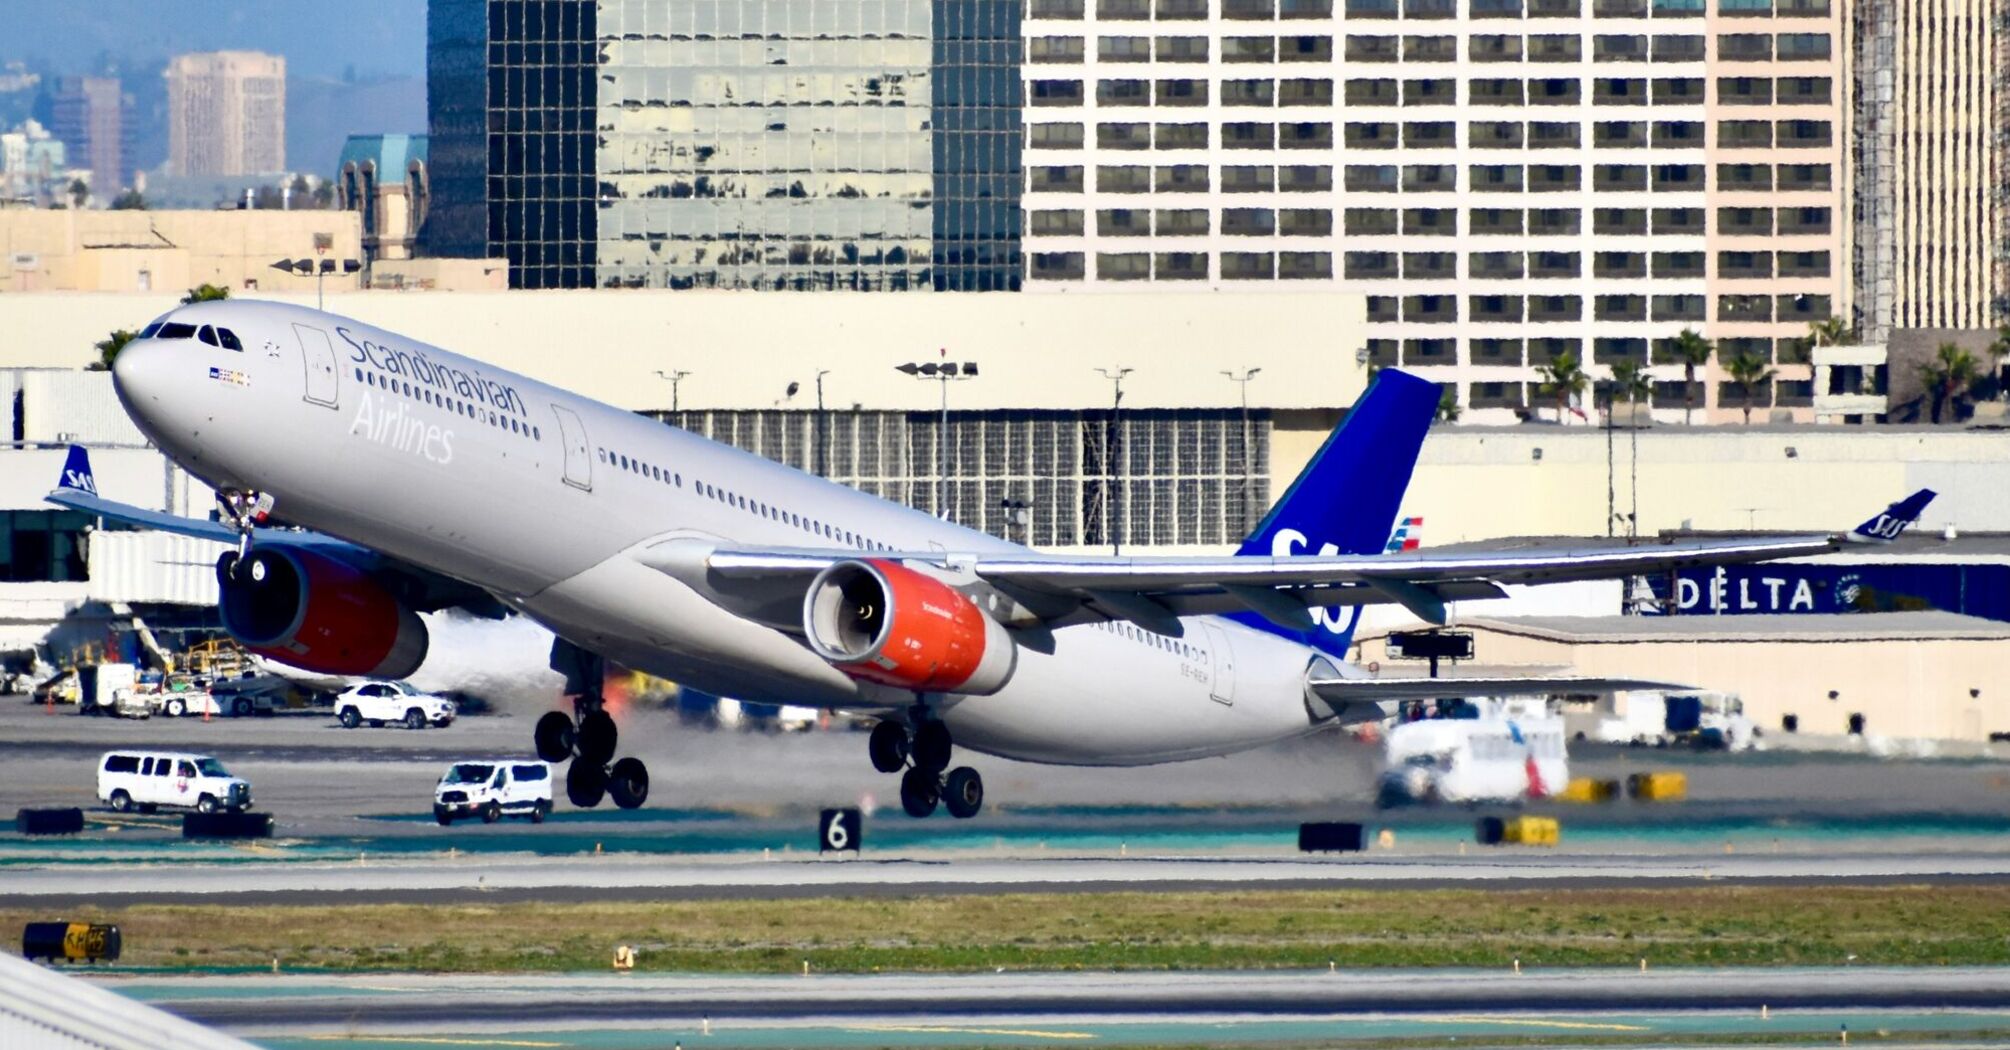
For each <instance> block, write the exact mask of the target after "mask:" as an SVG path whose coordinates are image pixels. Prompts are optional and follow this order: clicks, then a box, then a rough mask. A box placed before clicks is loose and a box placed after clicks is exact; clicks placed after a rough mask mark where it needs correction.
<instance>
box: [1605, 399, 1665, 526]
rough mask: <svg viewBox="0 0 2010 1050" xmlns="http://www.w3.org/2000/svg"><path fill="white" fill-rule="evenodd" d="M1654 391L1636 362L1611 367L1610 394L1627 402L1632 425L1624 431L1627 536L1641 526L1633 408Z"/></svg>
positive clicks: (1609, 407)
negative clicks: (1628, 463) (1629, 503)
mask: <svg viewBox="0 0 2010 1050" xmlns="http://www.w3.org/2000/svg"><path fill="white" fill-rule="evenodd" d="M1653 392H1654V383H1653V381H1652V380H1650V379H1648V378H1647V368H1646V366H1645V365H1642V364H1641V363H1640V362H1638V361H1617V362H1614V363H1613V365H1612V393H1613V394H1614V395H1617V396H1620V397H1624V398H1625V399H1626V407H1627V413H1626V414H1627V416H1628V417H1629V418H1630V419H1631V420H1632V423H1633V425H1632V426H1630V427H1628V428H1627V436H1626V443H1627V445H1628V446H1629V447H1628V449H1627V453H1628V455H1629V456H1631V457H1632V460H1633V462H1632V465H1631V468H1630V469H1631V471H1632V473H1631V474H1630V475H1629V478H1628V480H1627V483H1626V485H1627V488H1626V491H1627V492H1628V494H1629V497H1630V499H1631V500H1632V504H1633V509H1632V511H1631V512H1630V516H1629V517H1628V519H1627V522H1628V523H1627V528H1626V534H1627V535H1628V536H1631V535H1633V534H1634V530H1635V529H1636V528H1637V527H1638V526H1639V524H1640V415H1639V412H1638V411H1636V406H1638V405H1639V403H1640V400H1641V399H1642V398H1644V397H1647V396H1648V395H1649V394H1652V393H1653ZM1611 411H1612V402H1611V401H1610V400H1607V401H1606V412H1607V413H1608V414H1609V413H1610V412H1611Z"/></svg>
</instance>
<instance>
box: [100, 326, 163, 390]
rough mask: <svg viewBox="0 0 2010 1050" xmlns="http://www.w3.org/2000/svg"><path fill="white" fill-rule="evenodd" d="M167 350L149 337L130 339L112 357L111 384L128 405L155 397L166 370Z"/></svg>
mask: <svg viewBox="0 0 2010 1050" xmlns="http://www.w3.org/2000/svg"><path fill="white" fill-rule="evenodd" d="M167 357H168V351H167V349H166V348H165V347H163V346H161V344H159V343H157V342H155V341H154V340H151V339H145V340H134V341H133V342H130V343H127V344H126V345H125V347H124V348H123V349H121V350H120V351H119V356H118V357H116V358H114V359H113V361H112V385H113V386H114V387H116V388H117V389H118V392H119V396H120V397H122V398H124V399H125V401H126V403H127V404H128V405H139V404H144V403H146V402H148V401H150V400H153V399H155V398H158V397H159V396H160V394H161V389H160V388H161V383H162V382H163V381H164V379H165V373H166V372H167V360H166V359H167Z"/></svg>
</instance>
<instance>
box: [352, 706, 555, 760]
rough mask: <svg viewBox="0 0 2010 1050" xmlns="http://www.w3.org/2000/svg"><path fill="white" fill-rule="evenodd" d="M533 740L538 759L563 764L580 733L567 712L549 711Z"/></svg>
mask: <svg viewBox="0 0 2010 1050" xmlns="http://www.w3.org/2000/svg"><path fill="white" fill-rule="evenodd" d="M345 724H346V723H345ZM532 739H533V740H535V741H536V743H537V757H538V758H541V759H543V760H544V761H546V762H563V761H565V760H566V759H568V758H571V757H572V747H573V744H574V743H576V742H577V741H578V739H579V732H578V730H576V729H574V728H573V727H572V719H570V718H567V717H565V712H563V711H547V712H545V716H544V717H543V718H540V719H538V720H537V730H536V732H535V733H534V734H532Z"/></svg>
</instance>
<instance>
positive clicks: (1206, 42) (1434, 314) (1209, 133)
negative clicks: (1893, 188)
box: [1024, 0, 1848, 418]
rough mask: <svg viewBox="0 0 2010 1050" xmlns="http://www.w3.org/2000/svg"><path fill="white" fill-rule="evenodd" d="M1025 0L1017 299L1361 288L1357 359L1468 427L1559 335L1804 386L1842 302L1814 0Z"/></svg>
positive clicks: (1702, 392) (1833, 67)
mask: <svg viewBox="0 0 2010 1050" xmlns="http://www.w3.org/2000/svg"><path fill="white" fill-rule="evenodd" d="M1027 3H1028V7H1027V11H1026V22H1025V26H1026V28H1025V35H1026V66H1025V73H1024V76H1025V79H1026V124H1027V141H1026V168H1027V186H1026V195H1025V199H1024V208H1025V210H1026V238H1025V244H1024V249H1025V252H1026V257H1027V288H1028V290H1031V291H1037V290H1047V289H1055V290H1060V289H1087V288H1098V289H1105V290H1112V291H1120V290H1124V289H1130V288H1146V287H1163V286H1185V287H1193V286H1196V285H1199V286H1214V287H1219V288H1222V289H1223V290H1229V289H1232V288H1235V287H1249V286H1265V287H1272V288H1277V287H1290V286H1299V287H1308V286H1323V287H1334V286H1338V287H1341V288H1346V289H1355V290H1359V291H1361V292H1363V293H1365V294H1366V295H1368V296H1369V317H1370V322H1371V325H1370V331H1371V336H1372V338H1371V341H1370V344H1369V347H1368V348H1367V351H1368V353H1369V354H1370V355H1371V357H1372V358H1373V359H1374V360H1375V361H1378V362H1380V363H1383V364H1399V363H1400V364H1401V365H1403V366H1404V367H1406V368H1411V369H1414V370H1416V371H1419V372H1420V373H1422V374H1424V375H1429V376H1433V377H1435V378H1442V379H1444V380H1446V381H1448V382H1455V383H1456V384H1457V387H1458V395H1459V399H1460V401H1461V403H1462V404H1463V405H1464V406H1466V407H1467V408H1468V409H1469V410H1477V411H1478V418H1489V417H1495V416H1498V417H1502V418H1505V417H1507V415H1508V413H1509V412H1510V411H1514V410H1520V409H1523V408H1525V407H1531V406H1533V405H1537V404H1541V403H1542V402H1543V400H1544V399H1543V398H1542V396H1541V395H1540V394H1539V393H1537V390H1536V387H1537V385H1538V384H1537V382H1536V373H1535V371H1534V370H1535V369H1536V368H1538V367H1539V366H1541V365H1543V364H1546V363H1548V362H1551V361H1553V360H1555V359H1556V358H1557V357H1558V356H1559V355H1561V354H1563V353H1565V352H1570V353H1574V354H1575V355H1577V357H1578V359H1579V360H1580V361H1582V362H1583V363H1585V364H1586V365H1587V366H1596V365H1606V364H1611V363H1614V362H1617V361H1621V360H1629V359H1630V360H1635V361H1642V362H1650V363H1653V364H1655V365H1657V366H1659V367H1656V369H1655V371H1654V373H1653V374H1654V376H1655V378H1656V379H1657V381H1658V382H1657V386H1656V390H1655V404H1656V406H1657V407H1662V408H1680V407H1681V406H1682V405H1683V403H1684V400H1685V391H1684V389H1683V384H1682V382H1681V377H1682V369H1681V368H1680V367H1679V366H1678V365H1675V364H1672V363H1671V358H1670V357H1669V355H1668V354H1667V353H1666V352H1665V350H1664V348H1663V347H1662V341H1663V340H1666V339H1668V338H1669V337H1671V336H1673V335H1675V334H1676V333H1678V332H1680V331H1681V330H1682V329H1684V328H1695V329H1697V330H1699V331H1701V332H1703V333H1704V334H1706V335H1708V336H1710V337H1712V338H1713V339H1715V340H1716V341H1717V344H1718V347H1719V354H1720V360H1721V359H1728V358H1730V357H1733V356H1735V355H1738V354H1741V353H1750V354H1754V355H1758V356H1760V357H1763V358H1764V359H1766V360H1767V361H1769V362H1772V363H1774V364H1775V366H1776V368H1777V371H1778V377H1777V381H1776V382H1775V383H1774V384H1773V389H1769V390H1766V391H1764V392H1763V393H1762V394H1760V395H1759V396H1757V397H1755V398H1754V400H1755V402H1756V403H1757V404H1758V405H1759V406H1760V407H1761V409H1762V410H1763V408H1765V407H1767V406H1777V407H1784V408H1789V409H1792V408H1797V407H1800V406H1805V405H1807V404H1809V403H1810V398H1811V395H1812V391H1811V390H1810V385H1811V384H1810V370H1809V368H1808V367H1807V365H1806V364H1804V363H1803V361H1802V349H1801V348H1802V346H1803V345H1804V341H1805V337H1806V335H1807V332H1808V326H1809V323H1810V322H1812V321H1817V320H1820V319H1822V318H1825V317H1828V316H1829V315H1830V314H1831V313H1838V312H1846V311H1847V307H1848V304H1847V302H1846V301H1845V300H1846V297H1847V288H1848V284H1847V276H1848V275H1847V272H1846V271H1847V266H1846V263H1847V261H1848V260H1847V258H1846V256H1845V245H1846V243H1847V241H1846V231H1845V228H1844V226H1845V222H1846V220H1847V212H1846V210H1845V208H1844V207H1843V202H1844V200H1845V197H1844V194H1845V191H1846V189H1847V186H1846V182H1847V179H1846V173H1845V171H1844V152H1843V147H1844V139H1845V135H1846V132H1847V128H1846V126H1845V121H1846V120H1847V116H1846V114H1847V113H1848V110H1847V108H1846V106H1847V101H1848V100H1847V98H1846V94H1847V90H1846V89H1847V87H1848V85H1847V82H1846V80H1845V79H1844V74H1843V72H1842V70H1843V69H1844V62H1843V57H1842V47H1843V43H1844V41H1843V37H1842V35H1841V26H1840V15H1839V12H1838V11H1837V10H1834V9H1832V8H1831V6H1830V0H1707V3H1706V2H1705V0H1027ZM1307 324H1308V331H1309V332H1316V331H1317V327H1316V326H1317V319H1316V318H1308V319H1307ZM1336 349H1344V348H1336ZM1594 371H1598V370H1597V369H1595V368H1594ZM1702 379H1703V381H1702V382H1701V383H1700V384H1699V386H1701V387H1702V389H1698V390H1693V391H1687V392H1686V393H1687V394H1688V396H1689V397H1690V398H1693V401H1694V403H1695V404H1696V405H1697V407H1699V408H1704V407H1706V406H1722V407H1721V408H1719V409H1718V412H1719V413H1720V414H1731V413H1735V412H1737V411H1738V410H1739V408H1740V406H1742V403H1743V394H1742V392H1737V393H1733V392H1731V390H1730V389H1729V388H1728V387H1724V386H1722V384H1721V372H1720V371H1719V370H1717V369H1716V367H1715V366H1712V368H1711V369H1709V370H1706V371H1705V373H1704V375H1703V377H1702ZM1488 410H1492V411H1488ZM1797 414H1800V413H1797ZM1761 417H1762V418H1763V411H1762V412H1761Z"/></svg>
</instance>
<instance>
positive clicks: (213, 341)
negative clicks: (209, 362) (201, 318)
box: [195, 325, 223, 346]
mask: <svg viewBox="0 0 2010 1050" xmlns="http://www.w3.org/2000/svg"><path fill="white" fill-rule="evenodd" d="M195 337H196V338H197V339H200V340H202V341H203V342H205V343H208V344H209V345H211V346H222V345H223V344H222V343H220V342H218V341H217V338H216V329H214V328H211V327H210V326H208V325H203V326H202V331H200V332H197V333H196V334H195Z"/></svg>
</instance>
